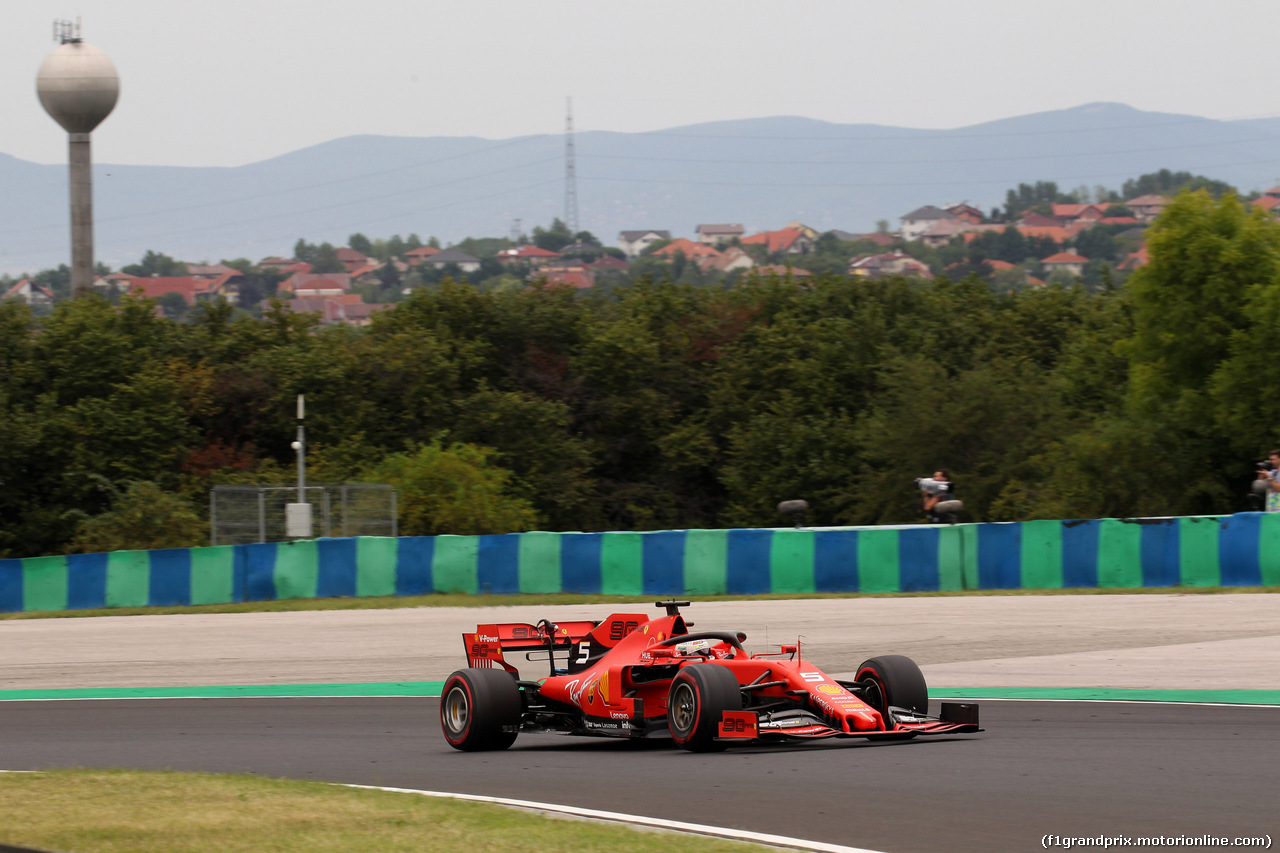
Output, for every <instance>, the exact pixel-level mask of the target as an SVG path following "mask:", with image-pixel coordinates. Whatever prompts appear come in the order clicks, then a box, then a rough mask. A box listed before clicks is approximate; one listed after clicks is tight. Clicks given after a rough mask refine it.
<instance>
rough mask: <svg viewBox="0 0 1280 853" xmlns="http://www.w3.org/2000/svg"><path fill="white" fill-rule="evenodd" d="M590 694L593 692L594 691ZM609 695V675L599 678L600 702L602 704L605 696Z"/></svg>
mask: <svg viewBox="0 0 1280 853" xmlns="http://www.w3.org/2000/svg"><path fill="white" fill-rule="evenodd" d="M592 692H595V691H594V690H593V691H592ZM608 695H609V673H607V672H606V673H605V674H604V675H602V676H600V701H601V702H602V703H603V702H604V701H605V698H604V697H606V696H608Z"/></svg>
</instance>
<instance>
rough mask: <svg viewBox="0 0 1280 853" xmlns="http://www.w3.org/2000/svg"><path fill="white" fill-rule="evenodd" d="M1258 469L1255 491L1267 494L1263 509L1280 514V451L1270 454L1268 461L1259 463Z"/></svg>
mask: <svg viewBox="0 0 1280 853" xmlns="http://www.w3.org/2000/svg"><path fill="white" fill-rule="evenodd" d="M1257 468H1258V477H1257V480H1256V481H1255V482H1254V491H1255V493H1257V492H1264V493H1265V494H1266V500H1265V502H1264V504H1263V509H1265V510H1266V511H1267V512H1280V450H1273V451H1271V452H1270V453H1268V454H1267V461H1266V462H1259V463H1258V465H1257Z"/></svg>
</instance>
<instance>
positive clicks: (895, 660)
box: [857, 655, 929, 725]
mask: <svg viewBox="0 0 1280 853" xmlns="http://www.w3.org/2000/svg"><path fill="white" fill-rule="evenodd" d="M857 680H858V681H867V680H870V681H874V682H875V683H876V684H877V685H878V686H879V688H880V693H881V696H882V698H883V700H884V704H885V705H892V706H894V707H895V708H906V709H908V710H910V711H914V712H915V713H917V714H927V713H929V688H928V687H927V686H926V685H925V682H924V673H922V672H921V671H920V667H918V666H916V662H915V661H913V660H912V659H911V658H909V657H904V656H903V655H881V656H880V657H878V658H872V659H871V660H869V661H867V662H865V663H864V664H862V666H860V667H858V676H857ZM876 710H877V711H879V712H880V713H881V714H884V713H885V710H886V709H885V708H884V707H877V708H876ZM885 724H886V725H888V724H889V720H888V719H886V720H885Z"/></svg>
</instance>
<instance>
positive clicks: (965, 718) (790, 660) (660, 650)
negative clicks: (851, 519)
mask: <svg viewBox="0 0 1280 853" xmlns="http://www.w3.org/2000/svg"><path fill="white" fill-rule="evenodd" d="M658 606H659V607H662V608H664V609H665V611H666V613H665V615H663V616H659V617H657V618H653V619H651V618H649V617H648V616H647V615H646V614H643V613H615V614H613V615H612V616H610V617H609V618H607V619H605V620H604V621H602V622H561V623H559V624H555V623H553V622H550V621H548V620H542V621H539V622H538V623H537V624H535V625H527V624H520V623H511V624H498V625H480V626H479V627H477V628H476V631H475V633H473V634H471V633H468V634H463V643H464V645H465V647H466V652H467V661H468V663H469V664H470V666H469V668H468V669H461V670H458V671H457V672H454V673H453V674H452V675H450V676H449V678H448V680H447V681H445V684H444V690H443V691H442V693H441V697H440V723H441V728H442V729H443V730H444V736H445V739H446V740H447V741H448V742H449V744H450V745H451V746H453V747H455V748H457V749H461V750H468V751H471V750H484V749H505V748H507V747H509V746H511V744H512V743H514V742H515V739H516V736H517V735H518V734H519V733H520V732H522V731H554V732H563V733H567V734H577V735H598V736H608V737H628V738H634V737H646V736H650V735H661V736H667V735H669V736H670V737H671V738H672V740H674V741H675V742H676V744H677V745H679V746H681V747H683V748H685V749H688V750H693V751H697V752H706V751H713V750H719V749H724V748H725V747H727V746H729V745H731V744H733V743H758V742H763V741H783V740H786V741H794V740H803V739H813V738H832V737H845V738H851V737H852V738H878V739H889V740H905V739H908V738H912V737H915V736H916V735H929V734H954V733H967V732H978V731H981V729H980V728H979V727H978V707H977V706H976V705H973V704H967V703H958V702H943V703H942V705H941V715H940V716H936V717H933V716H929V714H928V706H929V695H928V690H927V688H926V686H925V681H924V676H923V675H922V674H921V672H920V668H919V667H917V666H916V665H915V663H914V662H912V661H911V660H910V659H909V658H905V657H902V656H901V655H882V656H880V657H875V658H871V659H870V660H867V661H866V662H864V663H863V664H862V665H861V666H860V667H859V668H858V670H857V673H856V677H855V678H854V679H853V680H851V681H850V680H840V679H834V678H831V677H829V676H827V675H826V674H825V673H824V672H822V670H820V669H818V667H816V666H814V665H813V664H812V663H810V662H809V661H806V660H804V659H803V658H802V657H801V655H800V648H799V646H798V645H795V646H781V647H780V648H779V649H778V651H776V652H765V653H760V654H750V653H748V652H747V651H746V649H745V648H744V647H743V645H742V643H743V641H744V640H746V635H745V634H743V633H741V632H730V631H702V632H693V631H691V630H690V628H692V627H693V626H692V623H688V622H685V620H684V617H683V616H681V615H680V608H681V607H687V606H689V602H687V601H670V602H658ZM507 654H523V655H524V656H525V659H526V660H530V661H541V660H545V661H547V667H548V673H549V674H548V675H547V676H546V677H544V678H540V679H538V680H536V681H522V680H520V679H519V676H520V673H519V671H518V670H517V669H516V668H515V667H513V666H512V665H511V664H510V663H508V662H507V659H506V655H507Z"/></svg>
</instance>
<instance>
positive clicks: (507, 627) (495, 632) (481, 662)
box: [462, 622, 598, 674]
mask: <svg viewBox="0 0 1280 853" xmlns="http://www.w3.org/2000/svg"><path fill="white" fill-rule="evenodd" d="M597 624H598V623H596V622H561V623H559V624H558V625H553V624H551V623H549V622H539V623H538V624H537V625H529V624H526V623H524V622H506V623H503V624H500V625H478V626H476V630H475V633H474V634H472V633H467V634H463V635H462V645H463V647H464V648H465V649H466V652H467V665H468V666H472V667H488V668H493V667H501V668H502V669H505V670H506V671H507V672H510V673H512V674H518V670H517V669H516V668H515V667H513V666H511V665H510V664H509V663H507V662H506V660H505V659H504V658H503V656H502V653H503V652H538V651H546V652H549V653H552V654H554V653H555V652H557V651H568V650H570V649H572V648H573V647H574V645H575V644H577V643H578V642H580V641H581V640H583V639H584V638H585V637H586V636H587V635H588V634H590V633H591V632H592V631H593V630H595V627H596V625H597Z"/></svg>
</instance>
